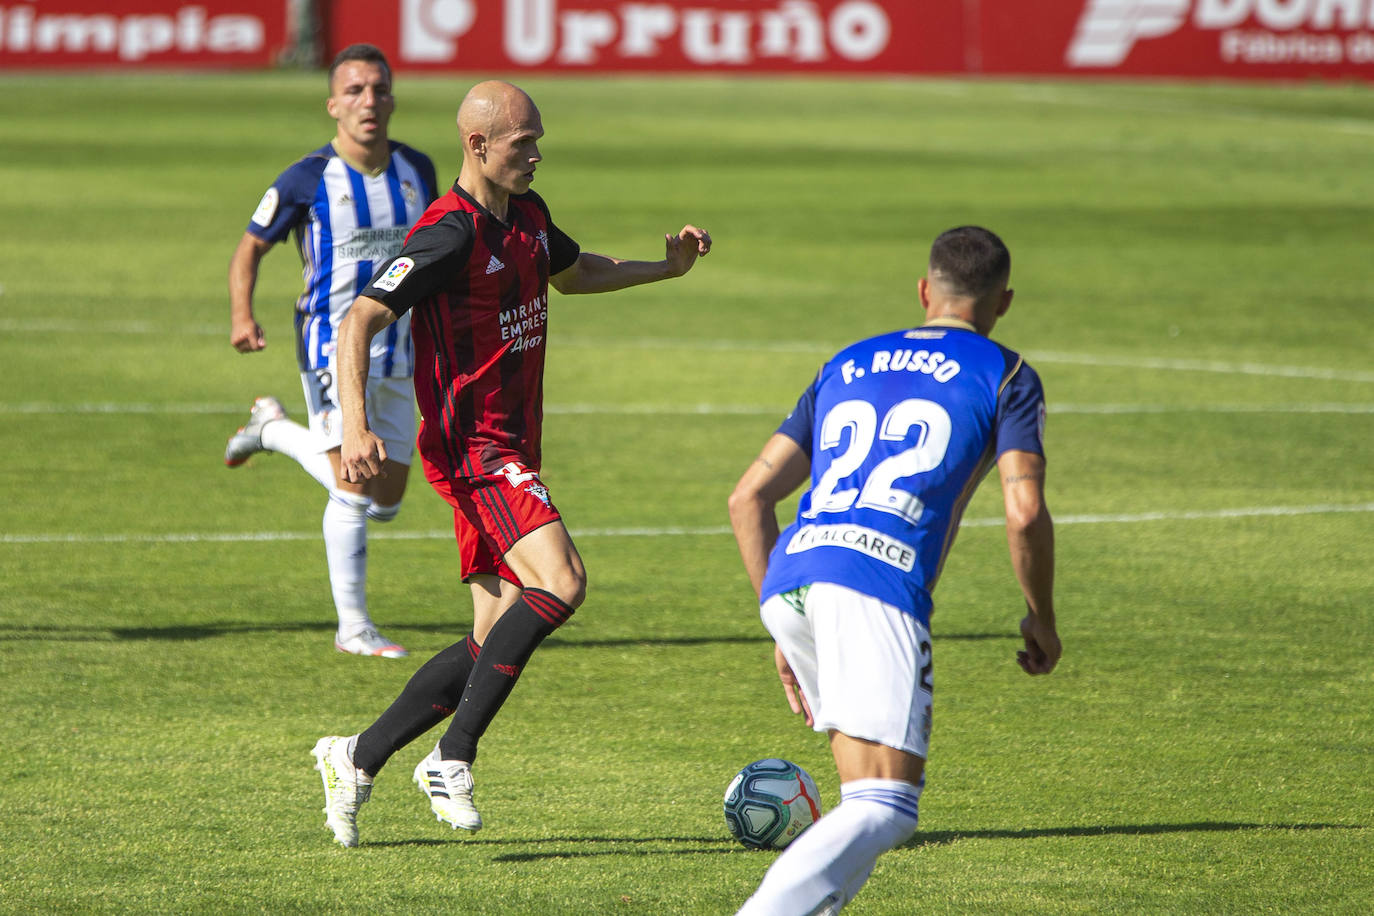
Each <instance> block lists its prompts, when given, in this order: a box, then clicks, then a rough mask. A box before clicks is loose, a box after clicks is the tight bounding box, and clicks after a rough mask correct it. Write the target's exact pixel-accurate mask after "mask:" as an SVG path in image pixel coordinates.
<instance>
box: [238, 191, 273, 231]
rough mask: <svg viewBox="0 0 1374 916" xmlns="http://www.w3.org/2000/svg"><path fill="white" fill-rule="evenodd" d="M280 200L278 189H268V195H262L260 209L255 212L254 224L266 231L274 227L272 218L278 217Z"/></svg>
mask: <svg viewBox="0 0 1374 916" xmlns="http://www.w3.org/2000/svg"><path fill="white" fill-rule="evenodd" d="M278 200H279V198H278V196H277V189H276V188H268V189H267V193H266V194H264V195H262V200H261V201H259V202H258V208H257V209H256V210H254V211H253V222H254V223H256V224H257V225H259V226H262V227H263V228H264V229H266V228H267V227H268V226H270V225H272V217H274V216H276V215H277V201H278ZM240 212H242V211H240Z"/></svg>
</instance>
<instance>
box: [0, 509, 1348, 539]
mask: <svg viewBox="0 0 1374 916" xmlns="http://www.w3.org/2000/svg"><path fill="white" fill-rule="evenodd" d="M1366 512H1374V503H1352V504H1350V505H1312V506H1251V507H1248V508H1243V509H1210V510H1198V511H1185V512H1137V513H1121V514H1111V515H1109V514H1104V515H1062V516H1057V517H1056V518H1055V520H1054V521H1055V524H1056V525H1113V524H1115V525H1131V524H1143V523H1146V522H1192V521H1215V520H1219V519H1232V518H1274V517H1291V516H1296V515H1333V514H1347V513H1366ZM1005 523H1006V522H1005V520H1004V519H1002V518H1000V517H996V518H972V519H969V518H966V519H964V520H963V522H962V527H965V528H990V527H997V526H1001V525H1003V524H1005ZM729 533H730V527H729V526H728V525H712V526H706V527H690V526H682V527H675V526H668V527H642V528H640V527H626V528H583V529H580V530H575V531H573V532H572V534H573V537H574V538H599V537H644V538H658V537H704V536H715V535H724V534H729ZM368 536H369V537H372V538H376V539H378V540H386V541H432V540H449V539H451V538H452V537H453V532H452V531H450V530H447V529H445V530H441V531H398V532H394V533H392V532H385V531H379V532H375V533H370V534H369V535H368ZM319 537H320V534H319V532H315V531H309V532H307V531H264V532H241V533H223V534H218V533H211V532H207V533H194V532H186V533H181V534H6V535H0V544H235V543H247V542H254V541H314V540H318V539H319Z"/></svg>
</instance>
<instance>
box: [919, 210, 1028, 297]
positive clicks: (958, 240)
mask: <svg viewBox="0 0 1374 916" xmlns="http://www.w3.org/2000/svg"><path fill="white" fill-rule="evenodd" d="M930 273H931V275H932V276H933V277H935V278H936V279H938V280H939V281H940V282H941V283H943V284H944V285H945V286H946V287H948V288H949V291H950V292H951V293H954V294H955V295H959V296H969V297H971V298H974V299H981V298H983V296H985V295H987V294H988V293H990V292H993V291H995V290H996V289H997V287H999V286H1002V285H1003V284H1005V283H1006V282H1007V278H1009V277H1010V276H1011V252H1009V251H1007V246H1006V245H1004V244H1003V243H1002V240H1001V239H999V238H998V237H997V234H996V233H994V232H991V231H989V230H987V229H984V228H983V227H982V226H959V227H958V228H955V229H949V230H946V231H945V232H942V233H940V235H939V236H938V237H937V238H936V239H935V242H934V243H933V244H932V245H931V246H930Z"/></svg>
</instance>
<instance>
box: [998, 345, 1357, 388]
mask: <svg viewBox="0 0 1374 916" xmlns="http://www.w3.org/2000/svg"><path fill="white" fill-rule="evenodd" d="M1023 355H1024V356H1025V357H1026V359H1027V360H1029V361H1030V362H1031V363H1032V364H1035V363H1060V364H1064V365H1073V366H1099V367H1104V368H1109V369H1150V370H1166V371H1171V372H1213V373H1220V374H1223V375H1259V376H1264V377H1266V378H1307V379H1322V380H1325V381H1336V382H1374V372H1369V371H1364V370H1360V369H1333V368H1331V367H1329V366H1276V365H1273V364H1271V363H1232V362H1226V361H1224V360H1210V359H1165V358H1162V357H1149V356H1146V357H1126V356H1095V355H1093V354H1090V353H1061V352H1054V351H1036V350H1027V351H1025V352H1024V354H1023Z"/></svg>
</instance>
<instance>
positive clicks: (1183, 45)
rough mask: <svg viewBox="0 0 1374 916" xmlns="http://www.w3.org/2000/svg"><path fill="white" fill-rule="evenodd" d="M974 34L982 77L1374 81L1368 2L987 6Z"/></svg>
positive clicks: (1097, 1)
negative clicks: (980, 51) (977, 34)
mask: <svg viewBox="0 0 1374 916" xmlns="http://www.w3.org/2000/svg"><path fill="white" fill-rule="evenodd" d="M1013 11H1014V12H1013ZM980 28H981V31H982V38H981V42H980V43H981V45H982V48H983V62H984V67H985V72H988V73H998V74H1021V73H1025V74H1038V73H1046V74H1069V75H1083V76H1165V77H1203V78H1218V79H1307V78H1311V77H1318V78H1327V79H1348V78H1354V79H1365V80H1369V79H1374V0H1071V2H1063V0H1060V2H1055V3H1047V2H1045V3H1035V4H1029V3H1027V4H1020V3H1017V2H1016V0H1000V2H995V3H994V2H990V0H984V3H983V10H982V16H981V23H980Z"/></svg>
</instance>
